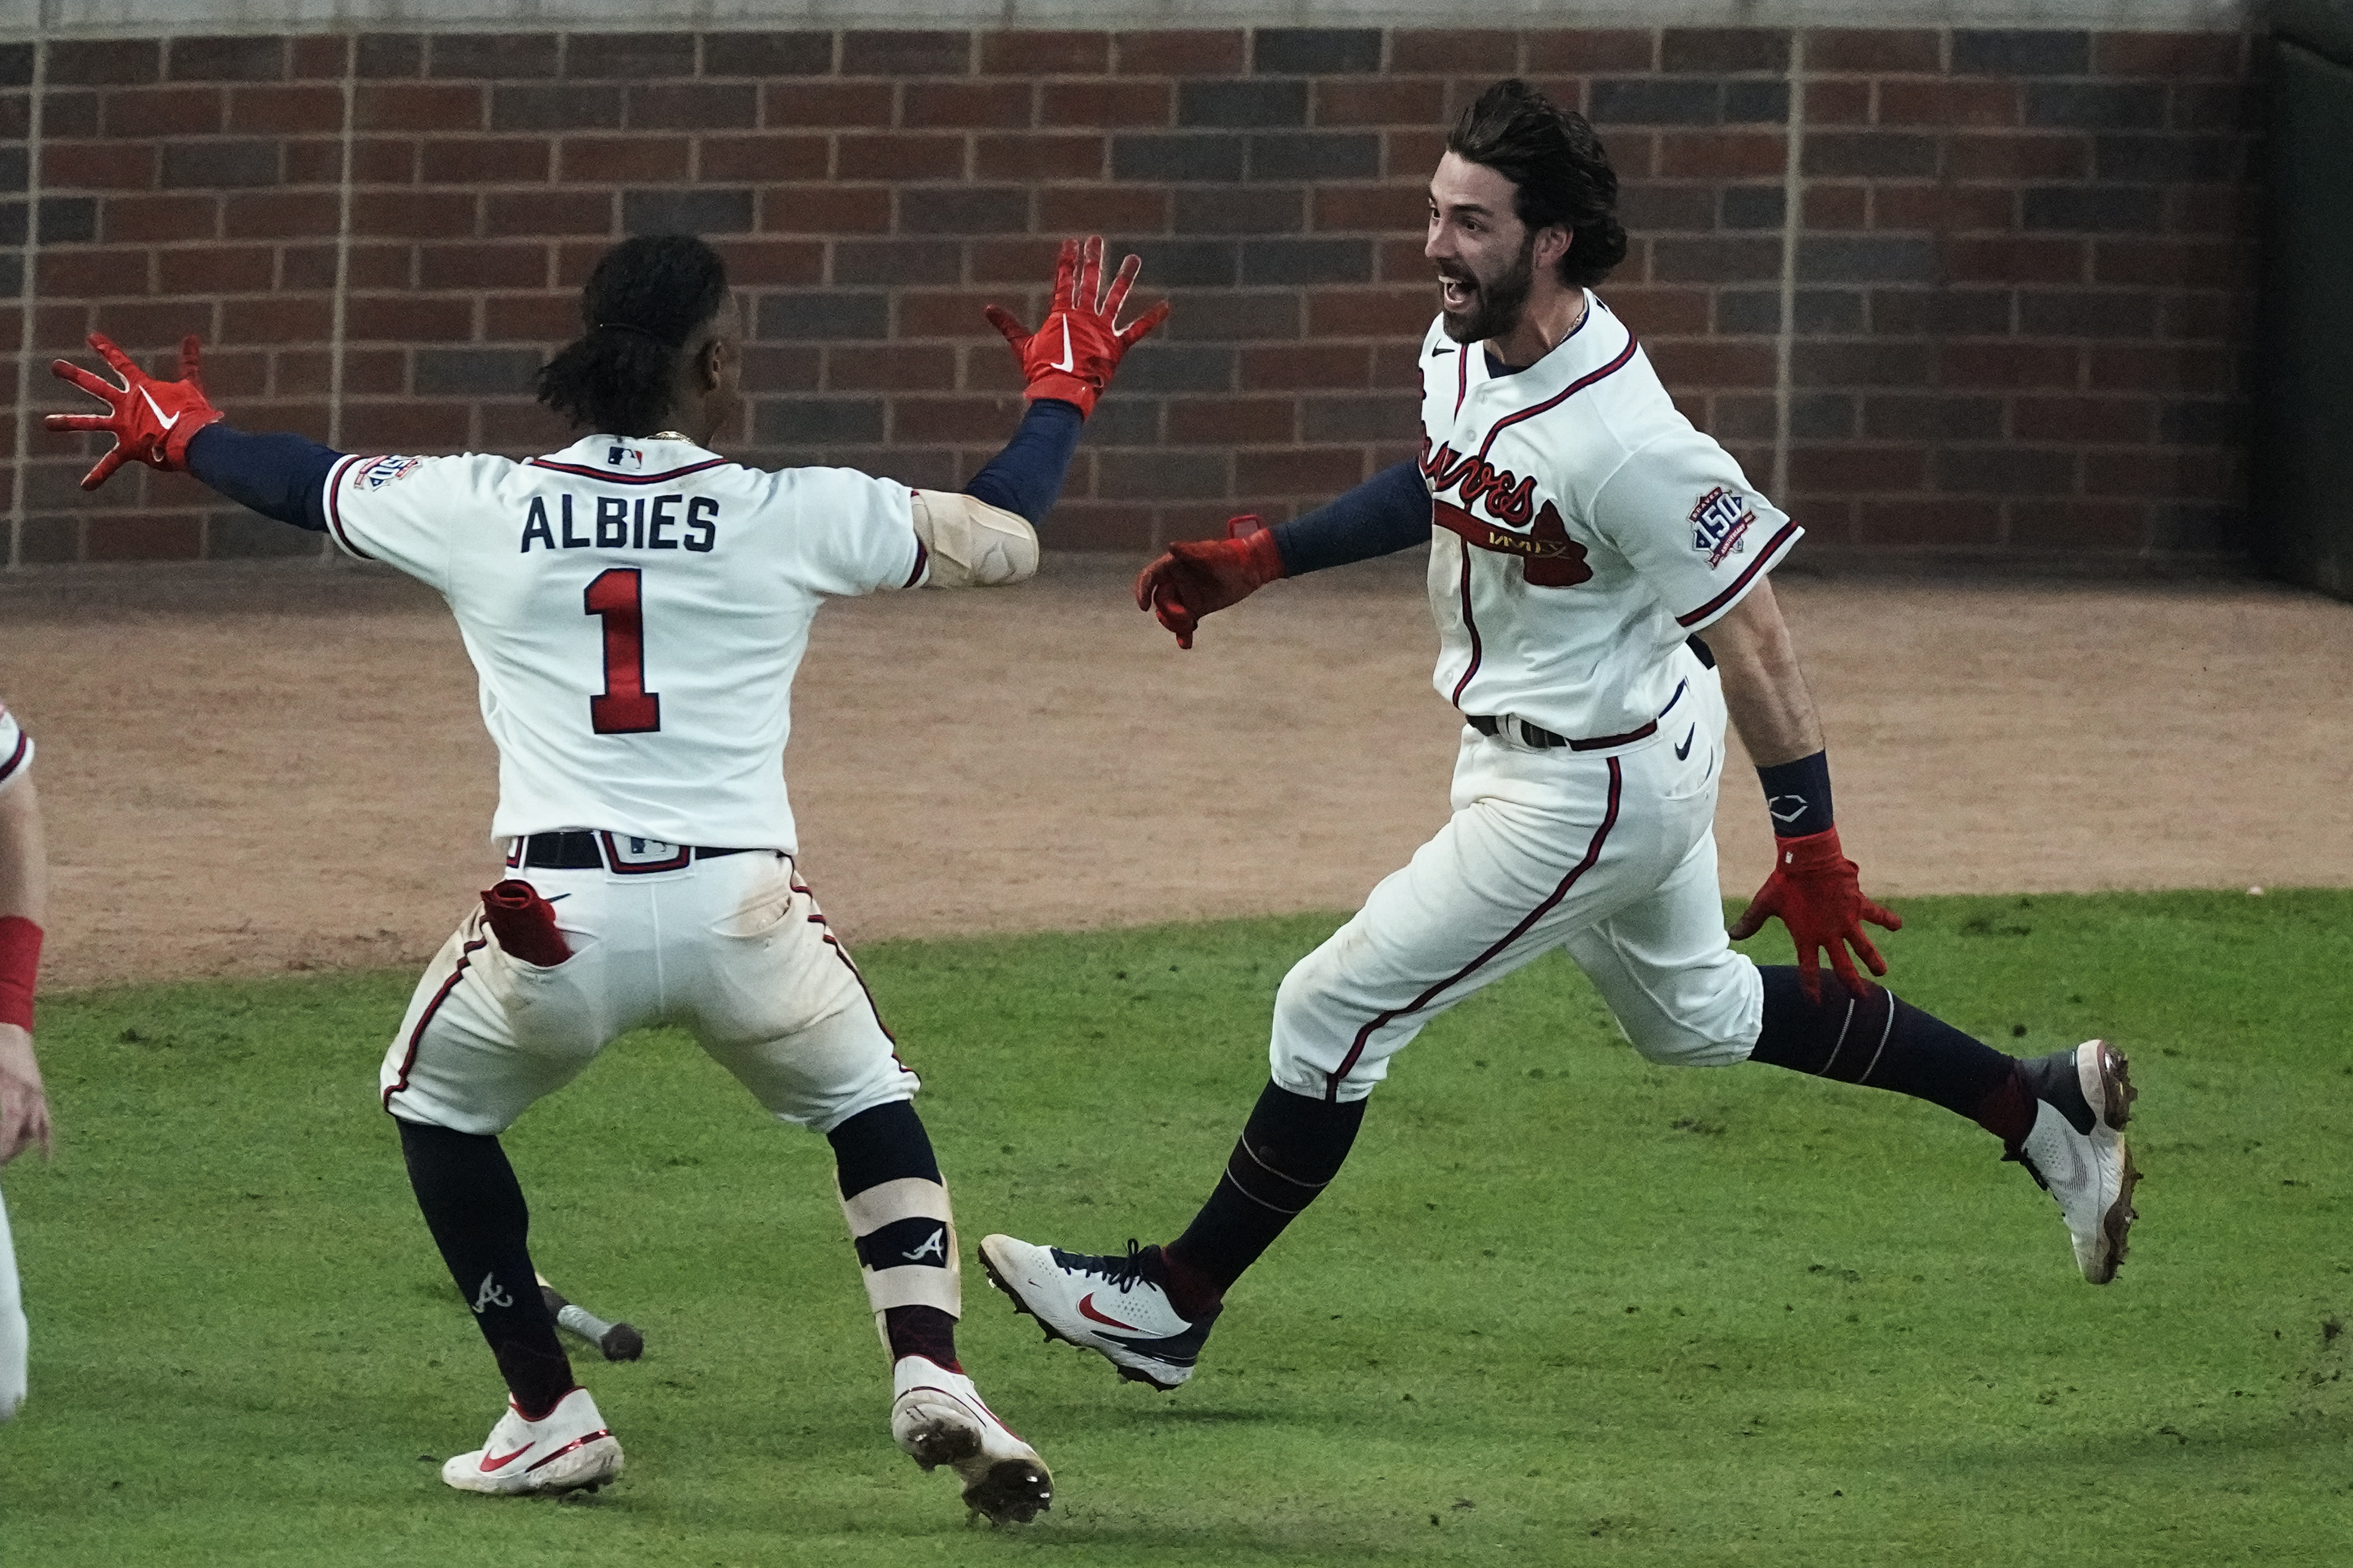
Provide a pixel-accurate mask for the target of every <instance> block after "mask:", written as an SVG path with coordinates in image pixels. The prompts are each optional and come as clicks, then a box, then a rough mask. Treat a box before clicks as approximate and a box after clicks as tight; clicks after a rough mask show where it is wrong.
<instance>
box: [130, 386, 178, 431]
mask: <svg viewBox="0 0 2353 1568" xmlns="http://www.w3.org/2000/svg"><path fill="white" fill-rule="evenodd" d="M139 395H140V396H142V397H143V398H145V399H146V400H147V406H148V407H150V408H152V409H153V410H154V411H155V417H156V418H158V419H161V420H163V423H164V429H166V430H169V429H170V428H171V427H172V426H174V425H177V424H178V423H179V422H180V416H178V415H177V414H174V415H173V416H171V417H170V418H169V419H164V405H162V404H160V403H158V402H156V401H155V395H154V394H153V393H152V392H150V391H148V390H147V389H146V388H145V387H143V386H142V387H141V388H140V389H139Z"/></svg>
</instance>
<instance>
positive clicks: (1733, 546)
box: [1691, 485, 1757, 568]
mask: <svg viewBox="0 0 2353 1568" xmlns="http://www.w3.org/2000/svg"><path fill="white" fill-rule="evenodd" d="M1755 521H1757V514H1756V513H1755V512H1753V511H1751V510H1748V498H1747V497H1746V496H1745V495H1742V494H1741V493H1740V492H1739V491H1738V490H1728V489H1725V488H1724V487H1723V486H1722V485H1718V486H1716V487H1715V489H1712V490H1710V491H1708V492H1707V494H1705V495H1704V496H1702V497H1700V498H1699V504H1698V505H1697V506H1695V507H1694V508H1692V514H1691V525H1692V548H1693V549H1694V550H1696V551H1698V552H1701V553H1702V554H1704V555H1705V556H1706V557H1707V563H1708V565H1709V566H1710V567H1711V568H1714V567H1717V566H1721V565H1723V564H1724V558H1725V556H1727V555H1738V554H1740V553H1741V552H1744V551H1746V549H1747V548H1748V546H1747V545H1746V544H1745V543H1743V542H1741V541H1742V536H1743V535H1745V534H1746V533H1747V531H1748V525H1749V524H1750V523H1752V522H1755Z"/></svg>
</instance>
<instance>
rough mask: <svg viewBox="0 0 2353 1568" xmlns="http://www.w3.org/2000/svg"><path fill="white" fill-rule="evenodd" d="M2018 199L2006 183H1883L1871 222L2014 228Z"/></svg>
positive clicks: (1948, 228) (1875, 191)
mask: <svg viewBox="0 0 2353 1568" xmlns="http://www.w3.org/2000/svg"><path fill="white" fill-rule="evenodd" d="M2017 202H2018V197H2017V194H2016V193H2015V192H2014V191H2012V190H2010V188H2009V187H2007V186H2002V185H1950V184H1936V185H1895V184H1879V185H1874V186H1873V187H1872V191H1871V226H1873V228H1933V229H1937V230H1940V231H1943V232H1946V233H1952V232H1955V231H1962V230H1984V229H1994V230H2001V229H2007V228H2014V227H2016V226H2017V221H2018V215H2017Z"/></svg>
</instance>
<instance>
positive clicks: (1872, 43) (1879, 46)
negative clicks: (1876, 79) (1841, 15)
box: [1806, 27, 1944, 92]
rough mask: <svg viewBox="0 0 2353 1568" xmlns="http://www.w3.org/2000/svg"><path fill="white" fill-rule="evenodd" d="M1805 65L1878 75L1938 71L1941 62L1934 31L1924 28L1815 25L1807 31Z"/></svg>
mask: <svg viewBox="0 0 2353 1568" xmlns="http://www.w3.org/2000/svg"><path fill="white" fill-rule="evenodd" d="M1806 68H1807V69H1808V70H1810V71H1856V72H1862V73H1867V74H1870V75H1873V76H1877V75H1882V74H1884V73H1887V72H1892V71H1936V70H1941V69H1943V68H1944V61H1943V58H1942V57H1941V55H1940V54H1939V52H1938V45H1937V37H1936V33H1934V32H1933V31H1931V30H1929V29H1927V28H1926V27H1917V28H1894V27H1814V28H1810V29H1808V31H1807V33H1806ZM1808 90H1809V92H1810V91H1811V89H1808Z"/></svg>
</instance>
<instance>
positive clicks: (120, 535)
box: [83, 517, 205, 561]
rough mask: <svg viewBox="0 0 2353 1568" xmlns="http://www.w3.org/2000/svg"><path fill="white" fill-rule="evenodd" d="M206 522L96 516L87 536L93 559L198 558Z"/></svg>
mask: <svg viewBox="0 0 2353 1568" xmlns="http://www.w3.org/2000/svg"><path fill="white" fill-rule="evenodd" d="M204 539H205V532H204V523H203V521H202V520H201V519H198V518H193V517H94V518H91V519H90V531H89V532H88V533H87V534H86V535H85V536H84V544H83V559H85V560H89V561H194V560H195V559H196V558H197V557H198V556H199V555H201V554H202V553H203V552H204Z"/></svg>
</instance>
